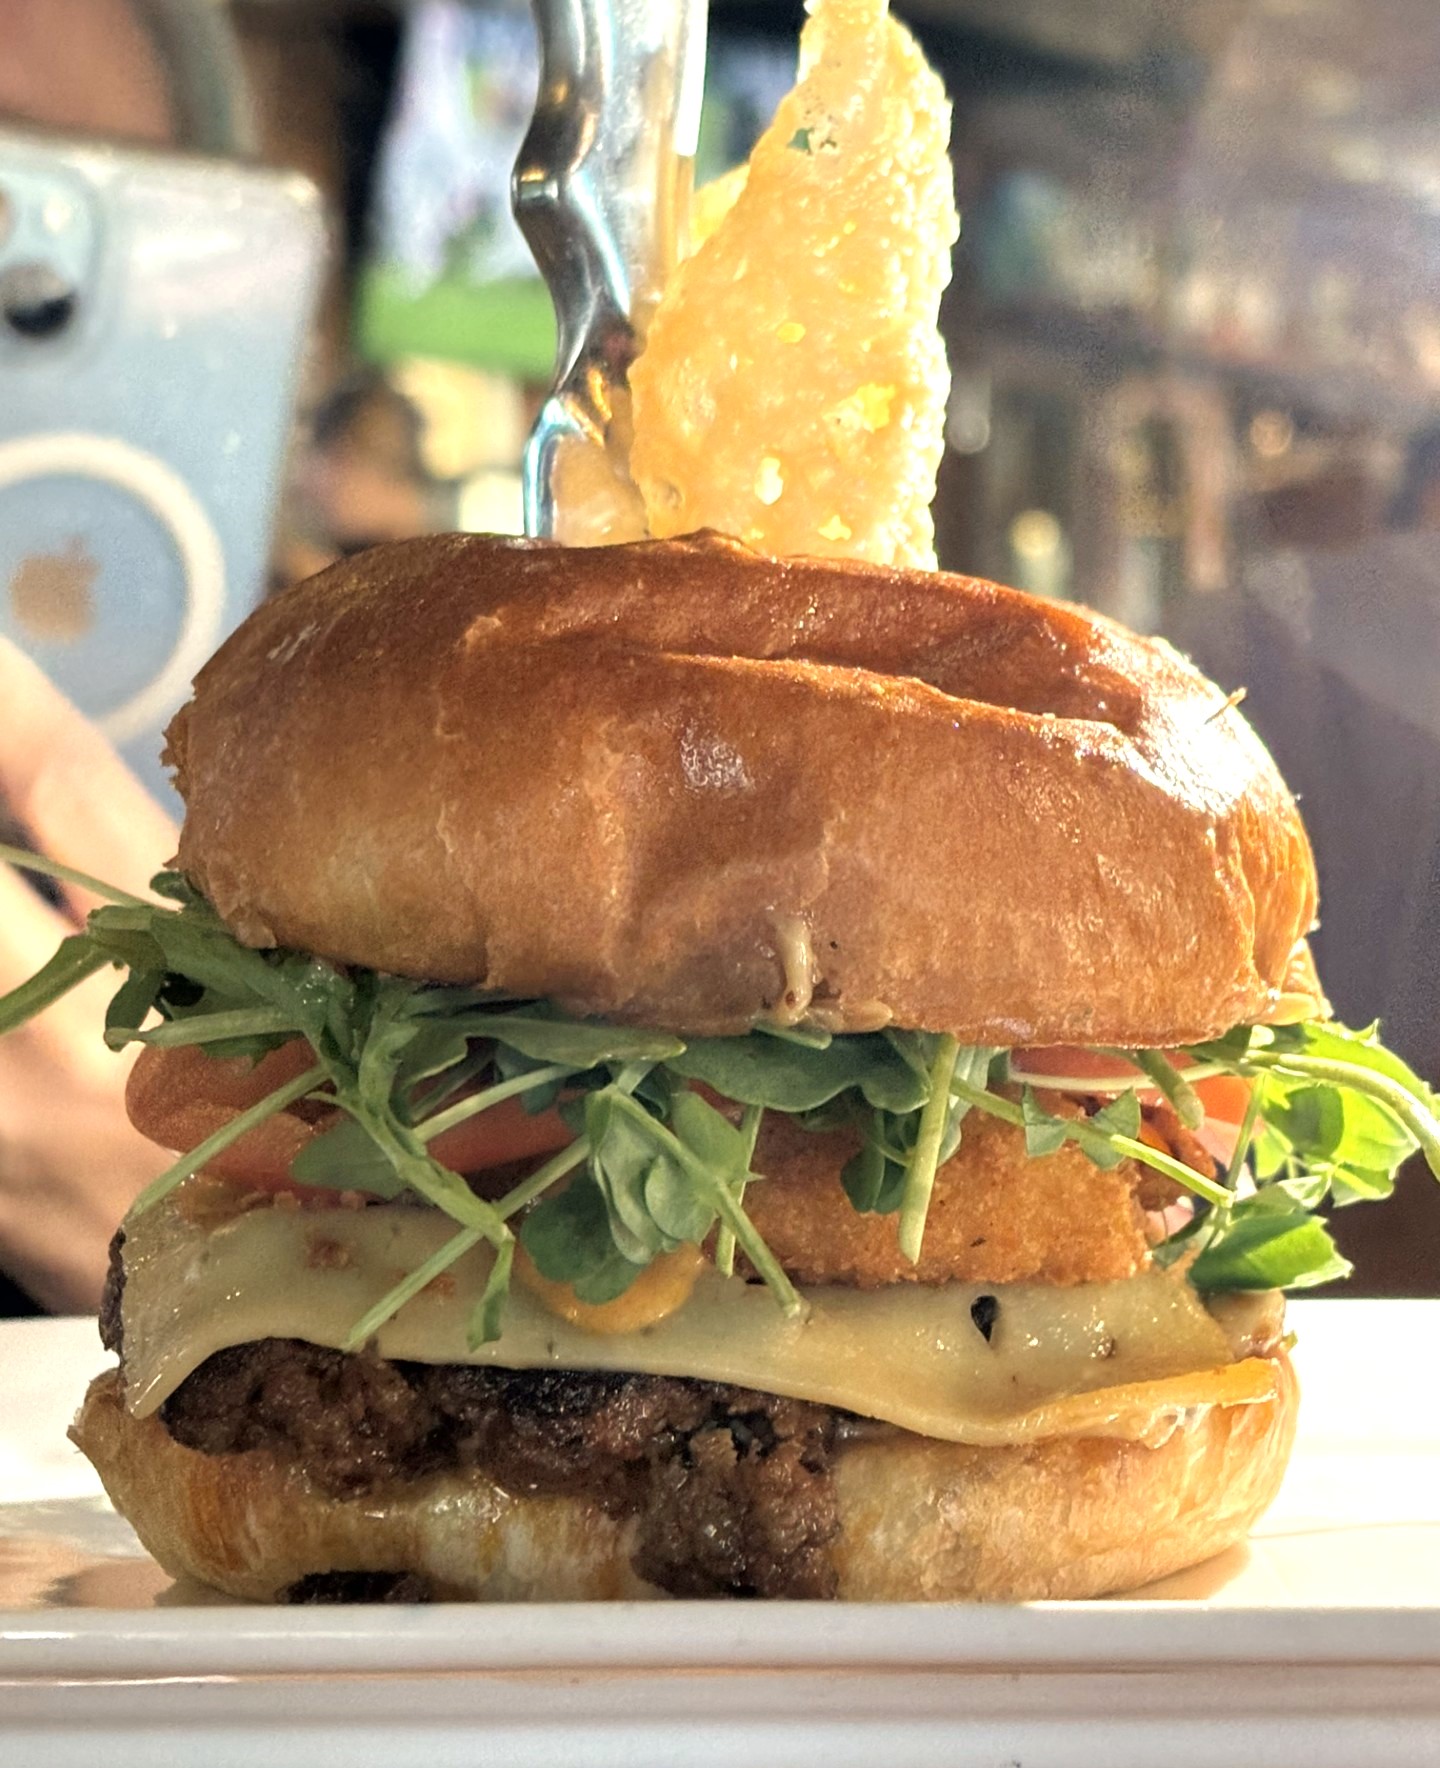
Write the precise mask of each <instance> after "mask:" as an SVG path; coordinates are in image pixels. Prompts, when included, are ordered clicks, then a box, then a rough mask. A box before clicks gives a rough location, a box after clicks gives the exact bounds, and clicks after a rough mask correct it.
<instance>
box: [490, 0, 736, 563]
mask: <svg viewBox="0 0 1440 1768" xmlns="http://www.w3.org/2000/svg"><path fill="white" fill-rule="evenodd" d="M534 10H535V19H536V25H537V28H538V31H539V36H540V86H539V91H538V93H537V96H536V102H535V115H534V118H533V120H532V121H531V124H530V129H529V132H528V133H527V135H526V137H525V140H524V143H523V144H522V146H521V149H520V157H519V159H518V160H517V162H516V165H515V175H514V180H513V184H512V197H513V203H514V209H515V217H516V220H517V221H518V222H519V224H520V227H521V230H522V231H523V233H524V235H525V238H526V240H527V241H528V243H529V246H530V249H531V251H532V252H533V253H534V256H535V261H536V263H537V264H538V265H539V267H540V272H541V275H542V276H543V277H544V278H545V281H546V284H547V285H548V287H549V290H550V295H551V299H552V300H553V302H554V305H555V317H556V328H557V348H556V372H555V380H554V384H553V386H552V389H551V392H550V395H549V397H548V398H547V399H546V401H545V403H544V405H543V406H542V407H541V410H540V415H539V417H538V418H537V420H536V423H535V427H534V429H533V430H532V431H531V434H530V440H529V443H528V445H527V447H526V451H525V460H524V482H525V531H526V533H527V534H533V535H542V536H546V537H550V538H555V539H562V540H563V539H566V538H567V537H568V536H567V533H566V510H565V508H564V499H563V497H561V496H558V495H557V488H558V487H559V486H560V485H562V484H565V485H567V486H576V487H586V488H588V489H589V490H590V491H591V492H594V491H595V490H596V489H597V488H602V489H601V493H600V500H601V502H602V503H603V502H604V501H605V499H606V498H607V497H608V496H609V495H610V494H611V492H612V491H613V496H614V499H615V506H616V507H615V513H614V517H613V519H612V520H611V521H610V522H609V531H608V532H607V533H606V534H605V535H604V536H603V537H605V538H624V537H626V536H625V533H624V532H623V531H624V530H625V529H626V528H627V527H635V525H636V524H637V523H638V524H639V526H638V527H637V528H636V531H637V532H638V531H643V522H641V520H640V517H639V514H638V509H639V504H638V497H637V496H636V494H635V492H634V489H633V487H631V486H630V484H629V480H628V475H627V474H626V471H625V457H626V454H627V452H628V442H629V433H628V431H629V398H628V393H627V391H626V374H627V371H628V369H629V366H630V363H631V361H632V359H633V357H634V355H635V352H636V349H637V346H638V342H639V340H640V339H641V338H642V337H643V335H644V327H645V324H646V321H647V320H648V317H649V313H650V311H651V309H652V308H653V306H654V304H655V302H656V300H657V299H658V297H659V293H660V290H661V288H662V287H663V285H664V281H665V277H666V275H667V273H668V271H669V270H670V267H671V266H672V265H673V264H674V262H675V260H676V257H677V255H678V253H679V251H680V249H681V244H682V241H683V238H684V230H685V228H686V226H687V222H688V208H689V196H690V190H691V181H692V176H693V162H694V155H695V146H696V141H697V138H698V135H699V127H700V94H701V87H702V84H703V79H704V64H705V22H706V19H705V11H706V8H705V0H534ZM626 499H628V501H629V510H628V512H627V511H626V510H625V508H624V507H623V505H624V502H625V500H626ZM575 537H576V538H598V537H601V536H599V535H597V534H596V533H594V532H593V530H592V532H590V533H586V534H578V535H576V536H575Z"/></svg>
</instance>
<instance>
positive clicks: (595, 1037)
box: [463, 1008, 685, 1069]
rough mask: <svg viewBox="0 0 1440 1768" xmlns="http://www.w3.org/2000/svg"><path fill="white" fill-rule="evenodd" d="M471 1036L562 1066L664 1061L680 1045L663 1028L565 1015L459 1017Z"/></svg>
mask: <svg viewBox="0 0 1440 1768" xmlns="http://www.w3.org/2000/svg"><path fill="white" fill-rule="evenodd" d="M463 1023H464V1025H465V1028H466V1030H467V1032H468V1033H469V1035H470V1036H471V1037H491V1038H494V1039H495V1040H496V1041H497V1042H499V1043H502V1044H506V1045H508V1047H509V1048H510V1049H512V1050H518V1051H519V1052H520V1054H521V1055H522V1056H529V1057H531V1058H532V1059H533V1060H535V1061H538V1062H558V1063H560V1064H562V1065H563V1066H564V1067H566V1068H575V1069H583V1068H597V1067H598V1066H599V1065H600V1064H601V1063H602V1062H635V1061H644V1062H664V1061H667V1060H669V1059H670V1058H671V1057H673V1056H678V1055H679V1054H680V1052H681V1051H682V1050H683V1049H684V1048H685V1044H684V1042H683V1040H682V1039H680V1038H678V1037H675V1036H674V1035H673V1034H672V1033H670V1032H666V1031H642V1030H637V1029H635V1028H634V1027H631V1026H626V1025H605V1024H601V1023H599V1022H593V1021H590V1020H585V1019H565V1018H562V1017H561V1016H560V1015H559V1014H558V1013H557V1014H552V1013H549V1012H545V1011H542V1010H540V1009H538V1008H537V1009H535V1010H533V1011H529V1012H523V1013H522V1012H514V1013H477V1014H471V1015H467V1016H466V1017H465V1019H464V1021H463Z"/></svg>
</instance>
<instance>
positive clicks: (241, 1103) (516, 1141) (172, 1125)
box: [125, 1038, 574, 1201]
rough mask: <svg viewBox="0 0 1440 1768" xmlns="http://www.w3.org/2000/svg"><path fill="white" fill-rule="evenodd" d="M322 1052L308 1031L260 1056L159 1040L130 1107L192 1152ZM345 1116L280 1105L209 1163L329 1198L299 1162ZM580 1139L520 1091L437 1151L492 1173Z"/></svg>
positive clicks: (250, 1181) (223, 1174)
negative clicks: (296, 1175) (307, 1180)
mask: <svg viewBox="0 0 1440 1768" xmlns="http://www.w3.org/2000/svg"><path fill="white" fill-rule="evenodd" d="M314 1060H315V1058H314V1056H313V1054H312V1053H311V1050H310V1046H309V1045H308V1044H307V1043H306V1042H305V1041H304V1039H303V1038H296V1039H294V1040H292V1041H291V1042H290V1043H288V1044H283V1045H282V1046H281V1047H280V1048H279V1049H278V1050H272V1051H271V1052H270V1053H269V1054H268V1055H266V1056H264V1057H262V1058H261V1060H260V1061H259V1062H255V1063H252V1062H251V1061H250V1060H249V1058H248V1057H244V1056H240V1057H215V1056H208V1055H206V1053H205V1051H204V1050H203V1049H202V1048H200V1047H199V1046H198V1045H193V1044H192V1045H189V1046H187V1047H183V1048H178V1049H173V1050H159V1049H155V1048H153V1047H150V1048H146V1049H144V1050H142V1051H141V1052H140V1058H139V1060H138V1061H137V1062H136V1064H135V1066H134V1068H133V1069H132V1070H131V1071H130V1080H129V1084H128V1085H127V1087H126V1091H125V1105H126V1109H127V1110H128V1112H129V1114H130V1121H131V1122H132V1123H133V1124H134V1125H135V1127H136V1129H137V1130H139V1131H140V1133H141V1135H143V1136H148V1137H149V1139H150V1140H151V1141H152V1142H157V1143H158V1144H159V1145H160V1146H161V1147H162V1148H170V1149H173V1150H174V1151H175V1152H176V1153H181V1152H188V1151H189V1150H190V1149H192V1148H195V1147H198V1146H199V1144H200V1143H201V1142H203V1141H204V1140H205V1139H206V1137H207V1136H212V1135H214V1134H215V1132H216V1131H217V1130H219V1129H221V1128H223V1127H224V1125H226V1124H227V1123H229V1122H230V1121H231V1120H232V1119H233V1118H234V1117H236V1116H237V1115H238V1114H239V1113H240V1112H242V1111H245V1110H247V1109H248V1108H249V1107H250V1106H251V1105H255V1104H258V1103H259V1101H260V1100H261V1099H263V1098H264V1097H265V1096H266V1094H267V1093H273V1092H274V1091H275V1089H276V1087H279V1086H283V1085H284V1084H285V1082H286V1081H287V1080H294V1079H295V1078H296V1076H297V1075H301V1074H303V1073H304V1072H305V1070H306V1069H307V1068H309V1067H311V1066H312V1065H313V1063H314ZM340 1115H341V1114H340V1112H339V1110H338V1109H332V1110H325V1109H323V1108H322V1109H321V1110H319V1111H318V1112H317V1111H313V1110H312V1112H311V1114H310V1115H309V1116H308V1117H301V1116H299V1115H298V1114H297V1113H296V1112H295V1111H293V1110H291V1111H279V1112H276V1114H275V1115H274V1116H273V1117H269V1118H266V1120H265V1121H264V1123H261V1124H258V1125H257V1126H256V1127H255V1128H254V1129H253V1130H247V1131H246V1133H245V1134H244V1135H243V1136H241V1137H239V1138H238V1140H236V1141H234V1142H232V1143H231V1144H230V1146H229V1147H228V1148H225V1149H223V1150H222V1151H221V1152H220V1153H219V1154H217V1155H216V1156H215V1157H214V1158H213V1159H212V1160H209V1161H207V1162H206V1165H205V1171H206V1172H208V1173H213V1174H215V1175H216V1176H217V1177H218V1178H222V1179H231V1180H233V1181H234V1182H235V1183H237V1184H242V1185H249V1186H251V1187H252V1188H253V1189H255V1190H257V1191H292V1190H293V1191H301V1192H304V1194H305V1195H307V1196H309V1197H312V1198H315V1199H317V1200H321V1201H323V1200H324V1199H325V1198H326V1197H328V1196H330V1195H331V1193H328V1192H326V1191H323V1190H321V1189H320V1188H319V1187H315V1188H313V1189H312V1188H307V1187H304V1186H299V1185H296V1184H295V1181H294V1180H293V1179H292V1178H291V1177H290V1165H291V1162H292V1161H293V1160H294V1159H295V1157H296V1155H297V1154H299V1153H300V1151H301V1149H302V1148H305V1147H307V1146H308V1145H309V1144H310V1143H311V1142H312V1141H314V1139H315V1138H316V1137H317V1136H320V1135H323V1134H324V1133H325V1131H326V1130H328V1129H332V1128H333V1127H334V1126H335V1124H336V1122H337V1121H338V1120H339V1118H340ZM573 1140H574V1136H573V1132H572V1131H571V1130H570V1129H569V1128H567V1126H566V1125H565V1124H564V1123H563V1122H562V1121H561V1118H560V1114H559V1112H558V1111H543V1112H540V1113H539V1114H538V1115H536V1116H534V1117H531V1116H530V1115H529V1113H528V1112H526V1110H525V1108H524V1106H523V1104H522V1102H521V1101H520V1100H519V1099H505V1100H502V1101H501V1102H500V1104H498V1105H492V1106H491V1107H490V1109H489V1110H488V1111H482V1112H480V1113H479V1114H478V1115H477V1116H475V1117H473V1118H470V1119H469V1120H468V1121H466V1122H465V1123H460V1124H457V1125H456V1126H455V1128H454V1129H452V1130H446V1131H445V1132H444V1133H443V1134H441V1135H439V1136H437V1137H436V1138H435V1140H434V1142H433V1143H432V1144H431V1149H430V1151H431V1153H432V1154H434V1156H435V1158H436V1159H437V1160H438V1161H440V1163H441V1164H442V1165H444V1166H448V1167H450V1168H452V1169H453V1170H454V1171H456V1172H483V1171H485V1170H486V1169H487V1168H489V1167H495V1166H506V1165H508V1164H509V1163H510V1162H511V1161H514V1160H525V1159H528V1158H530V1157H531V1156H533V1155H537V1154H550V1153H553V1152H555V1151H556V1150H557V1149H560V1148H564V1147H566V1146H567V1145H568V1144H569V1143H570V1142H571V1141H573Z"/></svg>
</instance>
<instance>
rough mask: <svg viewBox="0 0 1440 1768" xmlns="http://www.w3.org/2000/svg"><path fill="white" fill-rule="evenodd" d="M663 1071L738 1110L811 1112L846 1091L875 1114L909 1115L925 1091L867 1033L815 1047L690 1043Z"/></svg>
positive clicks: (885, 1042)
mask: <svg viewBox="0 0 1440 1768" xmlns="http://www.w3.org/2000/svg"><path fill="white" fill-rule="evenodd" d="M666 1066H667V1067H668V1068H670V1069H671V1070H672V1071H673V1072H674V1073H676V1074H680V1075H683V1076H684V1077H685V1078H686V1079H687V1080H698V1081H701V1082H703V1083H704V1084H705V1085H706V1086H708V1087H712V1088H713V1089H714V1090H715V1091H716V1092H717V1093H719V1094H721V1095H722V1096H723V1097H724V1098H726V1099H734V1100H736V1101H737V1102H738V1103H739V1104H741V1105H762V1106H764V1107H765V1108H766V1109H767V1110H770V1111H784V1112H789V1113H796V1112H801V1111H813V1110H814V1109H815V1108H816V1107H817V1106H821V1105H825V1104H828V1103H829V1102H830V1101H831V1100H832V1099H836V1098H838V1097H839V1096H840V1094H841V1093H844V1092H846V1091H848V1090H849V1089H851V1088H856V1089H858V1090H859V1092H860V1093H861V1094H862V1095H863V1096H864V1098H865V1100H866V1101H867V1102H868V1103H869V1104H871V1105H875V1106H878V1107H879V1108H880V1109H882V1110H885V1111H915V1110H918V1109H919V1108H920V1107H921V1106H922V1105H923V1104H924V1103H925V1099H926V1096H927V1091H928V1081H927V1079H926V1077H925V1075H924V1074H923V1073H919V1072H917V1071H916V1069H915V1068H914V1067H913V1066H912V1064H911V1063H910V1062H909V1061H907V1060H906V1058H905V1057H904V1056H903V1055H902V1054H901V1053H900V1052H899V1051H898V1050H897V1048H896V1047H895V1045H894V1044H893V1043H892V1042H891V1040H890V1039H889V1038H887V1037H885V1036H883V1035H878V1034H875V1033H861V1034H859V1035H855V1036H851V1037H843V1038H835V1039H833V1040H832V1041H831V1042H830V1043H829V1044H827V1045H825V1046H824V1047H823V1048H820V1047H817V1046H815V1045H810V1044H798V1043H793V1042H790V1041H789V1040H782V1039H778V1038H775V1037H772V1036H770V1035H768V1034H763V1033H762V1034H760V1035H758V1036H757V1035H756V1034H754V1033H752V1034H751V1035H750V1036H749V1037H726V1038H696V1039H693V1040H692V1041H691V1042H690V1044H688V1045H687V1047H686V1048H685V1050H684V1052H683V1054H680V1055H676V1056H673V1057H671V1058H669V1059H668V1061H667V1063H666Z"/></svg>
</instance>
